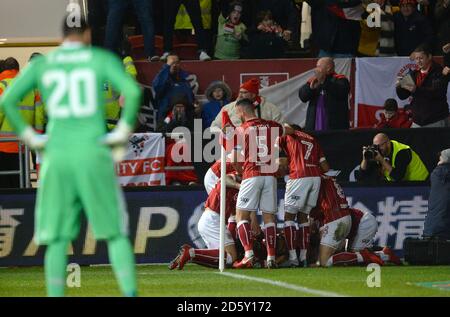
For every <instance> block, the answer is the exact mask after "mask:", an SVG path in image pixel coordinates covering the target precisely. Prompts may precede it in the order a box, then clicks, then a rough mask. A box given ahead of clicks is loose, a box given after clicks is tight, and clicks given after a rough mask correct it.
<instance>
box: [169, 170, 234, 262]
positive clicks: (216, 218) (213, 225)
mask: <svg viewBox="0 0 450 317" xmlns="http://www.w3.org/2000/svg"><path fill="white" fill-rule="evenodd" d="M238 188H239V183H237V182H235V181H234V180H233V179H232V178H231V177H229V176H227V191H226V208H225V217H226V219H228V218H229V216H230V215H232V214H233V215H234V213H235V206H236V200H237V196H238V192H239V191H238ZM198 232H199V233H200V235H201V237H202V239H203V240H204V241H205V243H206V246H207V247H208V249H194V248H193V247H191V246H190V245H188V244H185V245H183V246H182V247H181V249H180V253H179V254H178V256H177V257H176V258H175V259H174V260H173V261H172V262H171V263H170V264H169V269H171V270H173V269H175V268H177V267H178V269H179V270H182V269H183V267H184V265H185V264H186V263H187V262H188V261H192V262H194V263H196V264H199V265H203V266H208V267H214V268H218V267H219V255H220V253H219V246H220V183H217V184H216V186H215V187H214V188H213V190H212V191H211V193H210V194H209V196H208V199H207V200H206V203H205V211H204V212H203V214H202V216H201V217H200V220H199V222H198ZM225 252H226V264H227V265H231V264H233V262H234V261H236V259H237V252H236V247H235V244H234V239H233V235H232V234H231V233H230V230H228V228H225Z"/></svg>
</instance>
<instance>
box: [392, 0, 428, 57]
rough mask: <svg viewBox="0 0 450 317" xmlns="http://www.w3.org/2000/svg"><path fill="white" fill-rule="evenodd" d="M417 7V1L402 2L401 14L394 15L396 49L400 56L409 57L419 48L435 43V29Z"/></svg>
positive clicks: (403, 0)
mask: <svg viewBox="0 0 450 317" xmlns="http://www.w3.org/2000/svg"><path fill="white" fill-rule="evenodd" d="M416 6H417V2H416V0H400V12H397V13H395V14H394V30H395V49H396V51H397V55H398V56H409V55H410V54H411V53H412V52H413V51H414V49H415V48H416V47H417V46H419V45H421V44H427V45H429V46H430V45H432V43H433V36H434V32H433V28H432V27H431V24H430V22H429V21H428V19H427V18H426V17H424V16H423V15H422V14H421V13H420V12H418V11H417V9H416Z"/></svg>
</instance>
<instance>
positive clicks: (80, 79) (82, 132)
mask: <svg viewBox="0 0 450 317" xmlns="http://www.w3.org/2000/svg"><path fill="white" fill-rule="evenodd" d="M105 82H110V83H111V84H112V86H113V87H114V89H115V90H116V91H118V92H120V93H121V94H122V95H123V96H124V99H125V105H124V108H123V111H122V119H121V120H123V121H125V122H126V123H127V124H128V125H129V126H130V127H133V126H134V123H135V120H136V116H137V112H138V110H139V103H140V98H141V91H140V89H139V87H138V85H137V83H136V81H135V80H134V79H133V78H132V77H131V76H130V75H129V74H127V73H126V72H125V69H124V67H123V65H122V63H121V61H120V60H119V59H118V58H117V57H116V56H115V55H114V54H113V53H110V52H108V51H106V50H103V49H100V48H94V47H88V46H85V45H83V44H81V43H78V42H64V43H63V44H62V45H61V46H60V47H59V48H57V49H56V50H54V51H52V52H51V53H49V54H48V55H46V56H41V57H38V58H35V59H34V60H33V61H32V62H30V64H29V65H28V66H27V67H26V68H25V69H24V70H23V71H22V72H21V73H20V75H19V76H18V77H17V78H16V80H15V82H14V85H11V86H10V87H8V89H7V90H6V91H5V93H4V94H3V96H2V99H0V107H3V108H4V112H5V113H6V115H7V116H8V119H9V120H10V122H11V124H12V125H13V127H14V129H15V131H16V133H17V134H18V135H20V134H21V133H22V132H23V131H24V129H25V128H26V127H27V124H26V122H25V121H24V120H23V119H22V117H21V115H20V113H19V110H18V107H17V104H18V103H19V102H20V100H21V99H22V98H23V97H24V96H25V95H26V94H27V93H28V92H30V91H31V90H33V89H34V88H37V89H39V91H40V92H41V94H42V99H43V100H44V102H45V104H46V111H47V115H48V125H47V134H48V136H49V141H48V143H47V146H46V149H51V148H58V149H64V148H68V147H70V148H72V149H74V148H77V146H83V145H91V146H92V145H96V144H99V141H100V139H101V138H102V137H103V136H104V135H105V133H106V122H105V100H104V94H103V85H104V83H105Z"/></svg>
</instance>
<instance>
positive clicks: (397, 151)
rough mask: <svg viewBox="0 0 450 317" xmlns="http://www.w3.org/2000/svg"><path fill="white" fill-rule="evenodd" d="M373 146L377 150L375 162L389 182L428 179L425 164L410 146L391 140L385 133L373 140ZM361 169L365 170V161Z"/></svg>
mask: <svg viewBox="0 0 450 317" xmlns="http://www.w3.org/2000/svg"><path fill="white" fill-rule="evenodd" d="M373 145H374V146H375V147H376V148H377V152H376V156H375V160H376V161H378V163H379V164H380V165H381V168H382V171H383V174H384V177H385V179H386V180H387V181H389V182H398V181H424V180H426V179H427V178H428V170H427V168H426V166H425V164H423V162H422V160H421V159H420V157H419V156H418V155H417V153H416V152H414V151H413V149H411V148H410V147H409V146H408V145H406V144H403V143H400V142H398V141H394V140H390V139H389V137H388V136H387V135H386V134H384V133H379V134H377V135H376V136H375V137H374V138H373ZM361 169H362V170H364V169H365V167H364V161H363V163H361Z"/></svg>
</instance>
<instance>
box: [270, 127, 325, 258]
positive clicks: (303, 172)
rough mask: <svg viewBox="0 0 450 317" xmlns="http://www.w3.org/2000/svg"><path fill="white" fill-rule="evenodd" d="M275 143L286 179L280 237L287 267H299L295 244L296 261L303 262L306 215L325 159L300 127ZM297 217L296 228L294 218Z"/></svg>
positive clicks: (318, 185) (322, 171) (305, 247)
mask: <svg viewBox="0 0 450 317" xmlns="http://www.w3.org/2000/svg"><path fill="white" fill-rule="evenodd" d="M277 145H278V147H279V149H280V150H283V151H284V153H286V155H287V164H288V165H289V179H288V181H287V184H286V192H285V196H284V236H285V238H286V243H287V247H288V249H289V262H290V264H291V266H293V267H295V266H299V259H298V257H297V250H296V249H297V245H298V244H299V248H300V262H302V263H305V264H306V250H307V240H308V235H309V222H308V214H309V213H310V211H311V209H312V208H314V207H315V206H316V204H317V198H318V196H319V190H320V182H321V180H320V175H321V174H322V173H326V172H327V171H328V170H329V166H328V163H327V160H326V159H325V155H324V154H323V152H322V149H321V147H320V145H319V143H318V142H317V140H316V139H315V138H314V137H312V136H311V135H309V134H307V133H304V132H302V131H301V130H300V128H299V127H298V128H295V132H294V133H292V134H289V135H284V136H281V137H280V138H279V139H278V142H277ZM296 217H297V218H298V220H299V229H298V230H297V224H296V222H295V218H296Z"/></svg>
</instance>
